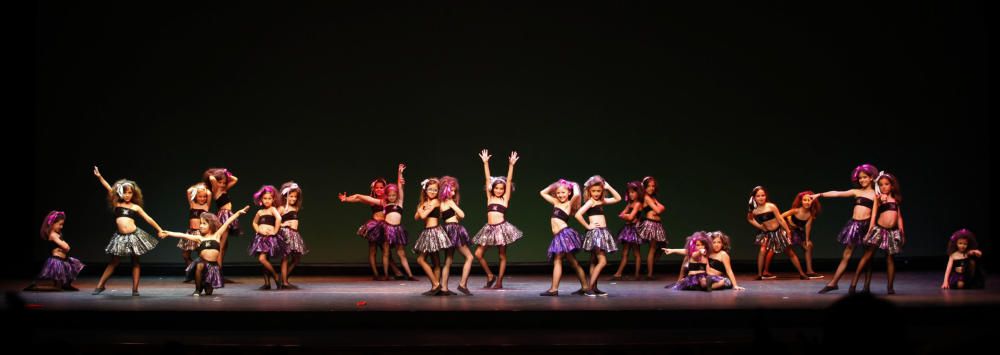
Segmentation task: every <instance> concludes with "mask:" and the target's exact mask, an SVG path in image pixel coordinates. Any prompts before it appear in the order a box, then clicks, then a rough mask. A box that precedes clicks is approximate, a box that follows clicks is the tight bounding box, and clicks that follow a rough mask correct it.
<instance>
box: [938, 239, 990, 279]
mask: <svg viewBox="0 0 1000 355" xmlns="http://www.w3.org/2000/svg"><path fill="white" fill-rule="evenodd" d="M982 256H983V252H981V251H979V249H976V235H975V234H972V232H970V231H969V230H968V229H962V230H959V231H957V232H955V233H954V234H952V235H951V238H949V239H948V267H947V268H945V269H944V282H942V283H941V288H942V289H950V288H953V289H968V288H983V286H984V281H985V280H983V276H982V272H981V271H980V269H979V268H978V267H977V265H976V262H977V261H978V260H979V258H981V257H982Z"/></svg>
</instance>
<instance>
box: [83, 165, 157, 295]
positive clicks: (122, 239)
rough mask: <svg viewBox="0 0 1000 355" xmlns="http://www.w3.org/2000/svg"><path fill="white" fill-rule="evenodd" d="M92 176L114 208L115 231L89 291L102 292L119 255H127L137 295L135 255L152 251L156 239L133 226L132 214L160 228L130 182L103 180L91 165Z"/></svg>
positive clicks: (136, 260)
mask: <svg viewBox="0 0 1000 355" xmlns="http://www.w3.org/2000/svg"><path fill="white" fill-rule="evenodd" d="M94 176H96V177H97V179H98V180H100V181H101V185H103V186H104V188H105V189H106V190H108V202H109V203H110V204H111V207H113V208H114V215H115V224H116V225H117V228H118V230H117V231H116V232H115V233H114V234H112V236H111V242H109V243H108V246H107V247H106V248H104V252H105V253H107V254H109V255H111V262H110V263H108V266H107V267H105V268H104V274H102V275H101V279H100V281H98V282H97V288H95V289H94V292H93V294H94V295H99V294H101V292H104V289H105V288H104V287H105V286H106V285H107V282H108V278H110V277H111V274H112V273H114V272H115V268H116V267H118V263H119V262H120V259H121V257H123V256H129V257H131V258H132V296H138V295H139V274H140V271H141V266H140V265H139V256H141V255H143V254H146V253H147V252H149V251H150V250H153V248H155V247H156V244H157V243H159V242H160V241H159V240H158V239H156V238H154V237H153V236H150V235H149V233H146V231H144V230H142V229H139V227H136V225H135V218H136V216H138V217H142V219H144V220H145V221H146V223H149V225H151V226H153V228H156V232H157V233H159V232H161V231H163V229H162V228H160V225H159V224H156V221H154V220H153V218H152V217H150V216H149V215H147V214H146V211H145V210H143V209H142V190H141V189H139V185H137V184H136V183H135V182H134V181H130V180H125V179H121V180H118V181H115V184H114V185H113V186H112V185H110V184H108V182H107V181H106V180H104V177H102V176H101V172H100V171H99V170H97V167H96V166H95V167H94ZM161 238H162V237H161Z"/></svg>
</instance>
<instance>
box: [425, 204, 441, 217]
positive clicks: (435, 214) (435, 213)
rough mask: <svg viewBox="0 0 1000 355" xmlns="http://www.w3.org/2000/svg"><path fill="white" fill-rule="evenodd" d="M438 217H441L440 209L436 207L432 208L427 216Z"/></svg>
mask: <svg viewBox="0 0 1000 355" xmlns="http://www.w3.org/2000/svg"><path fill="white" fill-rule="evenodd" d="M440 217H441V209H440V208H438V207H434V209H432V210H431V212H430V213H428V214H427V218H440Z"/></svg>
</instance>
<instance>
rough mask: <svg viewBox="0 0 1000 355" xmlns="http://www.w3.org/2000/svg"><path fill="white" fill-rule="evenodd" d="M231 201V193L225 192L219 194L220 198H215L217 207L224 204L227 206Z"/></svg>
mask: <svg viewBox="0 0 1000 355" xmlns="http://www.w3.org/2000/svg"><path fill="white" fill-rule="evenodd" d="M230 202H232V201H230V200H229V194H227V193H225V192H223V193H222V194H221V195H219V198H217V199H215V207H218V208H222V206H225V205H226V204H228V203H230Z"/></svg>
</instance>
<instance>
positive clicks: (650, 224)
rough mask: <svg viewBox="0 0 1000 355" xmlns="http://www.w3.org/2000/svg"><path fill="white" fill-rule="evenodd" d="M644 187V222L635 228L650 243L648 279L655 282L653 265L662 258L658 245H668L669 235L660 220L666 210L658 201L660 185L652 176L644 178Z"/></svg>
mask: <svg viewBox="0 0 1000 355" xmlns="http://www.w3.org/2000/svg"><path fill="white" fill-rule="evenodd" d="M642 186H643V188H644V189H645V190H646V191H645V192H646V195H645V196H644V197H643V201H642V212H640V216H641V218H642V221H640V222H639V224H638V225H636V226H635V229H636V233H638V234H639V239H642V240H643V241H646V242H648V243H649V253H648V254H647V255H646V279H647V280H655V279H656V277H655V276H653V264H655V263H656V259H657V258H659V256H660V253H658V252H657V244H659V243H663V244H664V245H666V244H667V233H666V232H665V231H664V230H663V222H662V221H661V220H660V215H661V214H663V211H665V210H666V208H665V207H663V204H661V203H660V201H659V200H657V199H656V191H657V190H658V188H659V184H658V182H657V181H656V179H655V178H653V177H652V176H647V177H644V178H642Z"/></svg>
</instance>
